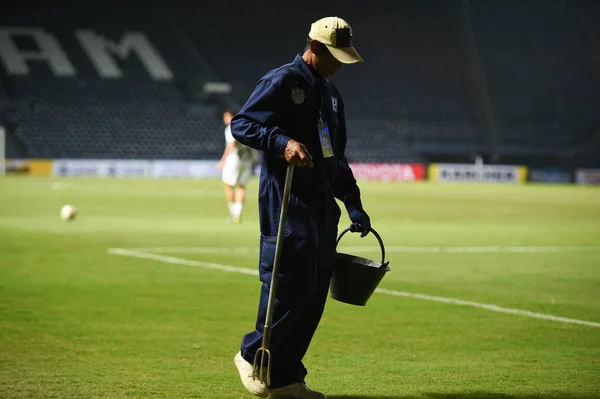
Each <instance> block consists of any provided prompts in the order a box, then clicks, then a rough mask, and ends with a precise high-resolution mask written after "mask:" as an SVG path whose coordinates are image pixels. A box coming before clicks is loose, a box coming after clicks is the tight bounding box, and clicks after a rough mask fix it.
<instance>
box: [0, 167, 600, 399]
mask: <svg viewBox="0 0 600 399" xmlns="http://www.w3.org/2000/svg"><path fill="white" fill-rule="evenodd" d="M361 187H362V191H363V198H364V203H365V207H366V209H367V211H368V212H369V213H370V214H371V219H372V221H373V226H374V227H375V229H377V230H378V231H379V233H380V234H381V236H382V238H383V240H384V242H385V244H386V247H387V248H388V259H389V261H390V267H391V268H392V270H391V272H390V273H388V274H387V275H386V277H385V278H384V280H383V281H382V283H381V285H380V287H381V288H383V289H385V290H388V291H385V292H386V293H375V294H374V295H373V297H372V298H371V300H370V302H369V303H368V304H367V306H366V307H355V306H350V305H346V304H342V303H339V302H336V301H334V300H330V301H329V302H328V305H327V309H326V311H325V315H324V317H323V320H322V324H321V326H320V328H319V330H318V331H317V334H316V336H315V339H314V341H313V345H312V346H311V348H310V350H309V352H308V355H307V357H306V359H305V363H306V365H307V366H308V368H309V372H310V373H309V376H308V378H307V383H308V384H309V385H310V386H311V387H313V388H314V389H318V390H322V391H323V392H325V393H326V394H327V395H328V397H329V398H332V399H336V398H337V399H342V398H346V399H351V398H372V399H377V398H379V399H408V398H432V399H444V398H454V399H479V398H489V399H508V398H518V399H521V398H536V399H541V398H566V397H572V398H586V399H587V398H598V397H600V324H599V323H600V189H599V188H586V187H575V186H550V185H526V186H502V185H477V184H472V185H460V184H449V185H442V184H433V183H417V184H413V183H402V184H390V183H362V184H361ZM256 191H257V182H256V181H253V182H252V184H251V186H250V188H249V200H248V203H247V206H246V209H245V214H244V219H243V223H242V224H240V225H232V224H228V223H226V221H225V219H226V216H227V210H226V206H225V200H224V195H223V192H222V188H221V184H220V182H219V181H218V180H206V181H194V180H118V179H105V180H102V179H97V180H93V179H50V178H31V177H29V178H27V177H7V178H3V179H0V397H2V398H220V399H227V398H236V399H237V398H251V397H252V396H251V395H250V394H248V393H247V392H246V391H245V390H244V388H243V387H242V385H241V384H240V382H239V379H238V376H237V372H236V370H235V367H234V365H233V356H234V355H235V353H236V352H237V350H238V347H239V342H240V339H241V337H242V335H243V334H245V333H246V332H248V331H249V330H250V329H251V328H253V325H254V317H255V312H256V303H257V299H258V290H259V282H258V279H257V277H256V276H254V275H249V274H244V273H240V272H239V271H240V270H238V269H231V270H232V271H225V270H219V269H210V268H207V267H206V266H209V264H218V265H226V266H234V267H236V268H244V269H248V270H254V269H255V268H256V266H255V264H256V260H257V244H258V220H257V212H256V203H255V198H256ZM66 203H70V204H73V205H75V206H76V207H77V208H78V209H79V215H78V218H77V219H76V220H75V221H73V222H63V221H61V220H60V219H59V217H58V212H59V209H60V207H61V206H62V205H63V204H66ZM342 224H343V226H344V227H345V226H346V225H347V224H348V219H347V218H346V216H345V215H344V219H343V220H342ZM110 248H123V249H128V248H129V249H130V248H138V249H137V250H135V251H133V252H132V251H129V252H128V251H121V252H120V254H114V253H109V249H110ZM340 250H341V251H342V252H347V253H355V254H356V255H359V256H363V257H367V258H371V259H375V260H378V259H379V256H380V255H379V253H378V250H377V242H376V240H375V239H374V238H373V237H372V236H367V237H366V238H364V239H360V238H358V237H357V235H350V236H347V237H344V239H343V240H342V244H341V246H340ZM113 252H114V251H113ZM140 256H141V257H142V258H140ZM390 293H395V294H397V295H389V294H390ZM413 294H415V295H413ZM399 295H400V296H399ZM402 295H403V296H402ZM411 295H412V296H411ZM446 298H451V299H446ZM456 300H463V301H469V303H461V302H457V301H456ZM486 305H495V306H496V307H493V306H486ZM510 309H516V310H515V311H513V310H510ZM525 311H529V312H533V313H526V312H525ZM511 312H512V313H511ZM532 316H536V317H532ZM539 317H541V318H539ZM561 318H566V319H567V320H565V319H561ZM578 323H579V324H578Z"/></svg>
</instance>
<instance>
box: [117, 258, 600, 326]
mask: <svg viewBox="0 0 600 399" xmlns="http://www.w3.org/2000/svg"><path fill="white" fill-rule="evenodd" d="M108 253H110V254H113V255H122V256H130V257H133V258H140V259H149V260H155V261H160V262H165V263H172V264H177V265H183V266H191V267H200V268H205V269H214V270H221V271H225V272H230V273H242V274H248V275H252V276H257V275H258V271H257V270H252V269H247V268H244V267H236V266H229V265H221V264H219V263H210V262H200V261H195V260H190V259H183V258H177V257H175V256H165V255H159V254H153V253H149V252H143V251H140V250H139V249H126V248H110V249H109V250H108ZM375 292H376V293H378V294H385V295H391V296H400V297H406V298H414V299H421V300H425V301H433V302H442V303H450V304H453V305H460V306H471V307H474V308H478V309H485V310H490V311H492V312H499V313H507V314H513V315H518V316H525V317H533V318H535V319H542V320H549V321H555V322H559V323H570V324H580V325H584V326H588V327H600V323H596V322H593V321H586V320H579V319H570V318H568V317H558V316H552V315H549V314H544V313H536V312H531V311H529V310H522V309H511V308H503V307H501V306H497V305H491V304H487V303H479V302H471V301H464V300H462V299H458V298H447V297H443V296H433V295H425V294H415V293H413V292H405V291H396V290H388V289H383V288H377V289H376V290H375Z"/></svg>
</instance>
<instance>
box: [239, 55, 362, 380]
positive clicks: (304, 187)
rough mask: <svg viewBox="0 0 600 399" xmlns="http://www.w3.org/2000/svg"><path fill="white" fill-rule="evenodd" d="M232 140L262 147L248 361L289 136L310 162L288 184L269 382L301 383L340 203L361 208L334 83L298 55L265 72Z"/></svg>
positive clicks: (267, 278)
mask: <svg viewBox="0 0 600 399" xmlns="http://www.w3.org/2000/svg"><path fill="white" fill-rule="evenodd" d="M320 116H321V117H322V120H323V121H324V122H325V123H326V124H327V125H328V127H329V132H330V137H331V144H332V148H333V152H334V155H333V156H332V157H328V158H324V157H323V151H322V148H321V141H320V139H319V131H318V128H317V124H318V120H319V117H320ZM231 131H232V133H233V136H234V137H235V138H236V140H238V141H240V142H241V143H243V144H246V145H248V146H250V147H253V148H257V149H260V150H262V151H263V157H262V168H261V176H260V188H259V198H258V203H259V217H260V232H261V237H260V260H259V272H260V273H259V274H260V280H261V281H262V283H263V284H262V290H261V295H260V302H259V308H258V317H257V321H256V329H255V331H253V332H251V333H249V334H247V335H246V336H244V338H243V340H242V344H241V353H242V356H243V357H244V358H245V359H246V360H247V361H248V362H250V363H252V362H253V360H254V355H255V353H256V350H257V349H258V348H260V346H261V343H262V332H263V328H264V322H265V316H266V312H267V302H268V298H269V287H270V283H271V271H272V268H273V260H274V254H275V245H276V241H277V228H278V224H279V216H280V211H281V202H282V197H283V186H284V182H285V174H286V168H287V161H286V160H285V158H283V153H284V149H285V147H286V145H287V142H288V140H289V139H294V140H296V141H298V142H300V143H302V144H304V145H305V146H306V148H307V149H308V151H309V152H310V154H311V155H312V157H313V163H314V167H312V168H310V167H296V168H295V171H294V179H293V183H292V189H291V196H290V202H289V205H288V214H287V221H286V226H285V234H284V236H285V237H284V240H283V250H282V255H281V256H282V258H281V263H280V271H279V275H278V286H277V293H276V301H275V308H274V316H273V324H272V325H273V328H272V332H271V342H270V350H271V354H272V359H271V361H272V370H271V388H278V387H282V386H286V385H289V384H293V383H296V382H302V381H304V377H305V376H306V374H307V371H306V368H305V367H304V365H303V364H302V358H303V357H304V355H305V353H306V351H307V349H308V346H309V344H310V341H311V339H312V337H313V334H314V332H315V330H316V328H317V326H318V324H319V321H320V319H321V316H322V313H323V309H324V306H325V302H326V300H327V293H328V290H329V281H330V278H331V272H332V266H333V262H334V256H335V241H336V237H337V225H338V222H339V218H340V208H339V206H338V205H337V203H336V201H335V198H338V199H339V200H341V201H343V202H344V204H345V206H346V209H347V210H348V212H350V211H351V210H352V209H361V210H362V204H361V200H360V191H359V188H358V186H357V184H356V180H355V178H354V175H353V174H352V170H351V169H350V167H349V166H348V162H347V160H346V157H345V154H344V152H345V147H346V122H345V116H344V103H343V101H342V98H341V96H340V94H339V92H338V90H337V89H336V88H335V86H334V85H333V84H332V83H331V82H330V81H328V80H327V79H324V78H322V77H321V76H320V75H318V74H317V72H316V71H315V70H314V69H313V68H312V67H310V66H309V65H308V64H307V63H306V62H305V61H304V60H303V59H302V57H301V56H300V55H297V56H296V58H295V59H294V61H293V62H291V63H289V64H286V65H283V66H281V67H279V68H277V69H274V70H272V71H270V72H268V73H267V74H266V75H265V76H264V77H262V78H261V80H260V81H259V82H258V84H257V86H256V88H255V90H254V92H253V93H252V94H251V96H250V97H249V99H248V101H247V102H246V104H245V105H244V106H243V107H242V109H241V110H240V112H239V113H238V114H237V115H235V117H234V118H233V120H232V122H231Z"/></svg>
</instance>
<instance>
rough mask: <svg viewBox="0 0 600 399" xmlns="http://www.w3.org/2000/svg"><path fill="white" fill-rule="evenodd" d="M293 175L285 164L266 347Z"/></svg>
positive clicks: (266, 319) (269, 336) (266, 318)
mask: <svg viewBox="0 0 600 399" xmlns="http://www.w3.org/2000/svg"><path fill="white" fill-rule="evenodd" d="M293 177H294V165H292V164H291V163H290V164H288V166H287V171H286V173H285V184H284V187H283V199H282V201H281V213H280V215H279V227H278V229H277V244H276V245H275V259H274V260H273V270H272V272H271V288H270V289H269V302H268V303H267V314H266V316H265V326H264V329H263V342H262V347H263V348H268V347H269V342H270V340H271V323H272V322H273V307H274V304H275V293H276V292H277V280H278V279H277V276H278V274H279V264H280V261H281V252H282V250H283V236H284V232H285V220H286V218H287V211H288V204H289V202H290V194H291V191H292V178H293Z"/></svg>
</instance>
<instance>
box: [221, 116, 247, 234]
mask: <svg viewBox="0 0 600 399" xmlns="http://www.w3.org/2000/svg"><path fill="white" fill-rule="evenodd" d="M235 113H236V111H234V110H227V111H225V112H223V123H224V124H225V143H226V145H225V151H223V156H221V160H220V161H219V164H218V165H217V167H218V168H219V170H220V171H221V172H222V180H223V183H224V184H225V197H226V198H227V203H228V206H229V213H230V215H231V221H232V222H233V223H239V222H240V220H241V217H242V209H243V207H244V200H245V197H246V184H248V181H249V180H250V177H251V176H252V167H253V165H254V160H255V151H256V150H254V149H252V148H250V147H247V146H245V145H243V144H241V143H239V142H238V141H236V140H235V139H234V138H233V135H232V134H231V128H230V127H229V124H230V123H231V118H233V116H234V115H235Z"/></svg>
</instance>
